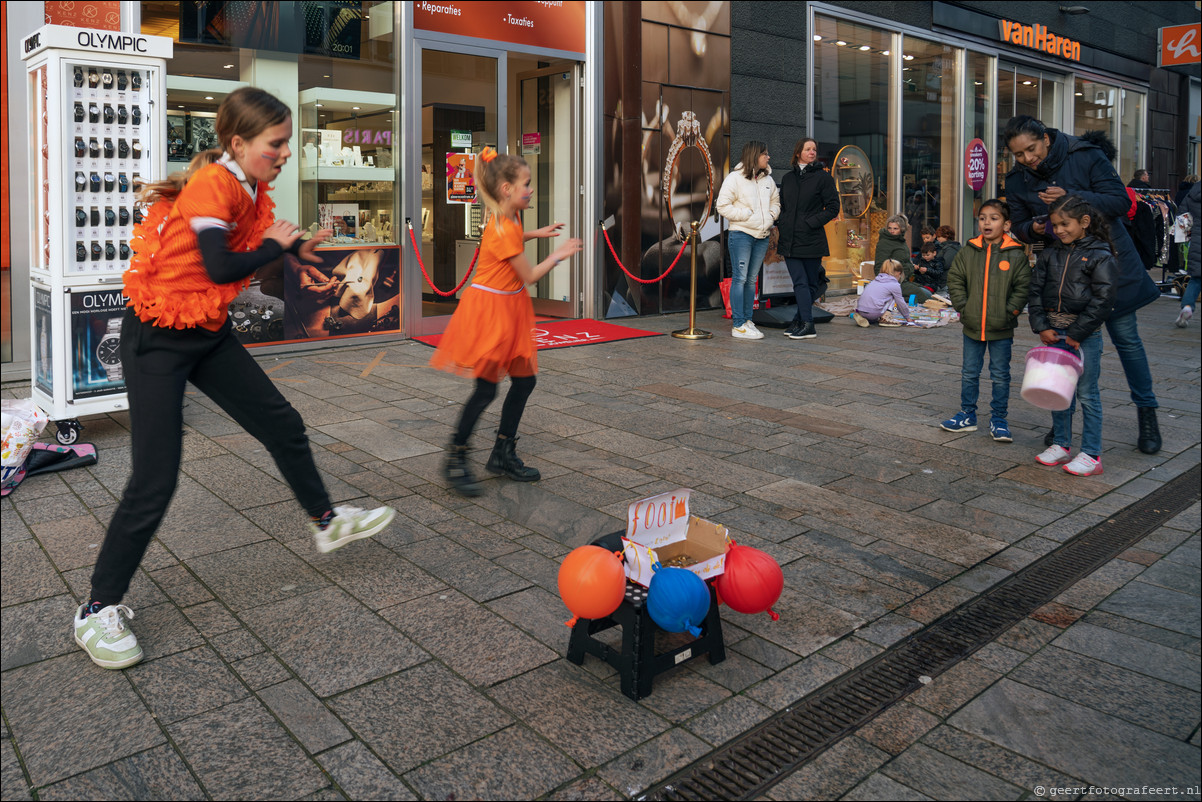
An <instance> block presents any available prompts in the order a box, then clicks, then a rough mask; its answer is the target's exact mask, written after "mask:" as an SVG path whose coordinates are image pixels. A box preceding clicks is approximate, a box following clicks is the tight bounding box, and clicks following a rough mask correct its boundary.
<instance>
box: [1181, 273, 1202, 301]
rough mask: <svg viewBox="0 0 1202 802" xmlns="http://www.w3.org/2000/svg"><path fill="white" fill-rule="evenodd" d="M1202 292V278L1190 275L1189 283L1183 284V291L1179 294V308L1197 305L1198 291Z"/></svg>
mask: <svg viewBox="0 0 1202 802" xmlns="http://www.w3.org/2000/svg"><path fill="white" fill-rule="evenodd" d="M1200 292H1202V278H1193V277H1191V278H1190V280H1189V283H1188V284H1186V285H1185V292H1183V293H1182V294H1181V308H1182V309H1184V308H1185V307H1187V306H1188V307H1190V308H1191V309H1192V308H1193V307H1195V306H1197V305H1198V293H1200Z"/></svg>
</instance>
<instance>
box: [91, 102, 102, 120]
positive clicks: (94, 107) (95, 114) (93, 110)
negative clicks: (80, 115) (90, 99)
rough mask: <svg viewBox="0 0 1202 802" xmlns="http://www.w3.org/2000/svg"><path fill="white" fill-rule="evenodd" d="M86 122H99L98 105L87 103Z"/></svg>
mask: <svg viewBox="0 0 1202 802" xmlns="http://www.w3.org/2000/svg"><path fill="white" fill-rule="evenodd" d="M88 122H90V123H98V122H100V107H99V106H97V105H96V104H95V103H89V104H88Z"/></svg>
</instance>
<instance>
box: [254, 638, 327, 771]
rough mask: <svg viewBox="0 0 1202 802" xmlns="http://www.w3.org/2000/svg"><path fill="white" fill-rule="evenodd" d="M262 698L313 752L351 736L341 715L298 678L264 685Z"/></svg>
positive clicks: (304, 745)
mask: <svg viewBox="0 0 1202 802" xmlns="http://www.w3.org/2000/svg"><path fill="white" fill-rule="evenodd" d="M251 659H253V658H251ZM259 698H260V699H261V700H262V701H263V704H265V705H267V707H268V708H270V710H271V711H272V712H273V713H275V715H276V717H277V718H279V720H280V721H281V722H283V724H284V726H285V727H287V728H288V731H289V732H291V733H292V736H293V737H294V738H296V740H297V741H299V742H300V744H301V746H303V747H305V749H307V750H308V751H309V752H311V753H314V754H316V753H317V752H321V751H322V750H325V749H329V748H330V747H331V746H334V745H336V744H340V743H342V742H343V741H347V740H349V739H350V738H351V734H350V732H348V731H347V729H346V727H344V726H343V725H342V722H341V721H339V720H338V717H337V716H335V715H334V714H333V713H331V712H330V710H329V708H327V707H326V706H325V705H323V704H322V703H321V701H320V700H319V699H318V698H317V697H316V696H314V695H313V694H312V693H310V692H309V690H308V689H306V688H305V686H303V685H301V683H299V682H297V681H296V680H288V681H287V682H281V683H279V684H277V685H272V686H270V687H268V688H264V689H262V690H260V691H259Z"/></svg>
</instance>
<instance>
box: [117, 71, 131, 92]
mask: <svg viewBox="0 0 1202 802" xmlns="http://www.w3.org/2000/svg"><path fill="white" fill-rule="evenodd" d="M128 85H129V79H128V78H126V77H125V70H117V91H118V92H124V91H125V87H126V86H128Z"/></svg>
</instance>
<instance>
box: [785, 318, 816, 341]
mask: <svg viewBox="0 0 1202 802" xmlns="http://www.w3.org/2000/svg"><path fill="white" fill-rule="evenodd" d="M817 336H818V332H816V331H815V330H814V321H812V320H807V321H806V322H805V323H802V324H801V328H799V329H797V330H796V331H794V332H793V333H792V334H790V335H789V339H790V340H812V339H814V338H815V337H817Z"/></svg>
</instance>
